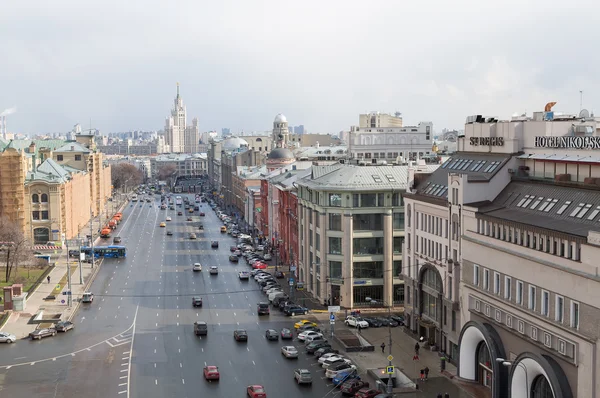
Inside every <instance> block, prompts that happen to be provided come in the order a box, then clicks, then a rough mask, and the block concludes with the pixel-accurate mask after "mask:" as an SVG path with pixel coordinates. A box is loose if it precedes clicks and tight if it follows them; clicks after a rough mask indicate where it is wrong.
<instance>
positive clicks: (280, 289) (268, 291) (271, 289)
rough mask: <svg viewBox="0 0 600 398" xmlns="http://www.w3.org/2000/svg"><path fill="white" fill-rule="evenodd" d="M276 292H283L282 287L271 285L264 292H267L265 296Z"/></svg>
mask: <svg viewBox="0 0 600 398" xmlns="http://www.w3.org/2000/svg"><path fill="white" fill-rule="evenodd" d="M276 292H283V289H282V288H281V287H279V286H276V287H272V288H270V289H269V290H267V292H266V293H267V296H270V295H271V294H273V293H276Z"/></svg>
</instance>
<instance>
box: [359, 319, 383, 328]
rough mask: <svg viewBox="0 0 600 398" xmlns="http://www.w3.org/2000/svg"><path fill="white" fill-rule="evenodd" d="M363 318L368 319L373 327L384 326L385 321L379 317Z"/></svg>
mask: <svg viewBox="0 0 600 398" xmlns="http://www.w3.org/2000/svg"><path fill="white" fill-rule="evenodd" d="M363 320H364V321H366V322H367V323H368V324H369V326H370V327H372V328H380V327H381V326H383V323H382V322H381V321H380V320H379V319H377V318H363Z"/></svg>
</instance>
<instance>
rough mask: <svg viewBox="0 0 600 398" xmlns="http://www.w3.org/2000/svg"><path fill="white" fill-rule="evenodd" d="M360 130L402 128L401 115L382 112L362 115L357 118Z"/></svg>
mask: <svg viewBox="0 0 600 398" xmlns="http://www.w3.org/2000/svg"><path fill="white" fill-rule="evenodd" d="M358 127H360V128H382V127H402V115H401V114H400V113H398V112H396V113H395V114H394V115H391V114H389V113H382V112H371V113H362V114H360V115H359V116H358Z"/></svg>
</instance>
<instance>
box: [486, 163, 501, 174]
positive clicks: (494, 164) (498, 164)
mask: <svg viewBox="0 0 600 398" xmlns="http://www.w3.org/2000/svg"><path fill="white" fill-rule="evenodd" d="M498 166H500V162H494V163H493V164H492V167H491V168H490V169H489V170H488V173H492V172H494V171H495V170H496V169H497V168H498Z"/></svg>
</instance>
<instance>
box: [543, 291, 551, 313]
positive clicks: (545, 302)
mask: <svg viewBox="0 0 600 398" xmlns="http://www.w3.org/2000/svg"><path fill="white" fill-rule="evenodd" d="M549 314H550V293H549V292H547V291H545V290H542V315H544V316H548V315H549Z"/></svg>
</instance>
